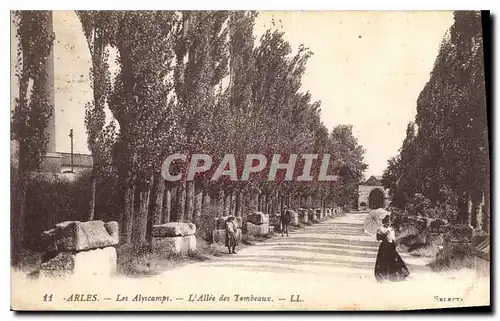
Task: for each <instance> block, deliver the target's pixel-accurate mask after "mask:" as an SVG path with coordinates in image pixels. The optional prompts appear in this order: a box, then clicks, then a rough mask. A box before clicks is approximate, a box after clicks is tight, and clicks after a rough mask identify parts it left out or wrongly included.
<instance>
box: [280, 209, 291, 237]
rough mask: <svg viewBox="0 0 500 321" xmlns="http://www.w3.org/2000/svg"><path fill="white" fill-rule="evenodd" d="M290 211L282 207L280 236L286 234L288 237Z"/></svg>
mask: <svg viewBox="0 0 500 321" xmlns="http://www.w3.org/2000/svg"><path fill="white" fill-rule="evenodd" d="M290 215H291V214H290V211H289V210H288V206H286V205H285V206H283V212H282V213H281V236H283V234H284V233H286V236H288V225H289V224H290V221H291V219H290Z"/></svg>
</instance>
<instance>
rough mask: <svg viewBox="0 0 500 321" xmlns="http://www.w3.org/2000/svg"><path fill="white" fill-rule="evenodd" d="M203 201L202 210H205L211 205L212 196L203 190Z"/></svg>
mask: <svg viewBox="0 0 500 321" xmlns="http://www.w3.org/2000/svg"><path fill="white" fill-rule="evenodd" d="M202 195H203V196H202V199H201V208H202V209H204V208H205V207H207V206H208V205H210V202H211V200H210V195H208V193H207V191H205V190H203V191H202Z"/></svg>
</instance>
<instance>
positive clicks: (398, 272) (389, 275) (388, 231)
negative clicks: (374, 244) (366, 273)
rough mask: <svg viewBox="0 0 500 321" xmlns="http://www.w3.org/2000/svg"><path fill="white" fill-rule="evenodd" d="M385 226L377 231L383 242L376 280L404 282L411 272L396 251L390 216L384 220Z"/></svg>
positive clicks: (379, 238)
mask: <svg viewBox="0 0 500 321" xmlns="http://www.w3.org/2000/svg"><path fill="white" fill-rule="evenodd" d="M382 224H383V226H382V227H380V228H379V229H378V230H377V240H378V241H382V243H381V244H380V246H379V248H378V253H377V260H376V262H375V278H376V279H377V281H379V282H380V281H385V280H388V281H404V280H405V279H406V278H407V277H408V276H409V275H410V272H409V271H408V268H407V267H406V264H405V262H404V261H403V259H402V258H401V256H400V255H399V253H398V252H397V251H396V242H395V241H396V237H395V233H394V229H393V228H392V227H391V219H390V216H389V215H387V216H386V217H384V219H383V220H382Z"/></svg>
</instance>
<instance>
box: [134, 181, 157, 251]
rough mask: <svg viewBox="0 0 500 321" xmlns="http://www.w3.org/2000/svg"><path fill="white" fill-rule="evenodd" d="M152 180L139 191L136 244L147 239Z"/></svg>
mask: <svg viewBox="0 0 500 321" xmlns="http://www.w3.org/2000/svg"><path fill="white" fill-rule="evenodd" d="M152 183H153V182H150V183H149V184H148V185H147V186H145V187H143V189H142V190H141V191H140V193H139V207H138V211H137V213H138V217H137V220H136V222H137V237H136V239H135V242H134V243H136V244H143V243H145V242H146V241H147V239H146V236H147V229H148V216H149V215H148V213H149V209H150V206H149V199H150V195H151V189H152V185H153V184H152Z"/></svg>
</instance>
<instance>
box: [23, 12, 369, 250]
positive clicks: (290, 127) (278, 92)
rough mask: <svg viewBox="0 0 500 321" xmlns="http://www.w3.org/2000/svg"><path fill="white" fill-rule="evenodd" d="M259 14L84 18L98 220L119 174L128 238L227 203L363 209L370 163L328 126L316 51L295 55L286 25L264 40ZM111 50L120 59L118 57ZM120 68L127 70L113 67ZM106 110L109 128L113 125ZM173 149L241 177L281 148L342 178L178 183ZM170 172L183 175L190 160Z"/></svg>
mask: <svg viewBox="0 0 500 321" xmlns="http://www.w3.org/2000/svg"><path fill="white" fill-rule="evenodd" d="M40 14H41V15H43V14H50V13H40ZM256 15H257V14H256V13H255V12H248V11H237V12H231V11H189V12H173V11H138V12H133V11H126V12H125V11H78V12H77V16H78V17H79V19H80V22H81V24H82V28H83V31H84V34H85V37H86V39H87V43H88V47H89V51H90V55H91V61H92V67H91V73H90V74H91V86H92V89H93V94H94V95H93V99H92V101H90V102H89V103H88V104H87V105H86V115H85V125H86V128H87V133H88V146H89V149H90V151H91V152H92V155H93V159H94V166H93V172H92V180H91V181H92V182H91V186H92V195H94V196H93V197H92V201H91V202H90V206H89V214H88V219H89V220H91V219H94V218H95V217H102V216H103V215H104V213H99V212H96V213H95V211H96V209H99V211H103V212H105V209H102V208H101V207H99V206H96V197H95V195H96V194H97V195H98V194H99V193H100V191H99V189H100V187H102V188H104V186H106V184H107V183H106V182H108V181H109V180H110V179H115V180H117V181H118V194H119V195H118V196H117V200H116V201H117V202H118V204H119V206H118V207H119V208H120V226H121V231H122V239H121V242H122V243H130V242H133V243H143V242H146V241H148V240H150V239H151V237H152V236H151V230H152V226H153V225H154V224H160V223H163V222H168V221H189V222H195V223H199V222H200V220H201V217H202V216H203V209H204V207H206V206H207V205H208V204H212V205H213V204H218V205H219V208H220V213H219V214H220V215H227V214H234V215H242V214H243V215H244V214H245V213H247V212H248V211H250V210H256V209H260V210H264V211H268V212H278V211H279V209H280V207H281V206H282V205H283V204H289V205H291V206H295V207H298V206H305V205H308V206H326V205H334V204H335V205H340V206H350V205H351V204H356V199H357V184H358V183H359V181H360V180H361V179H362V172H363V171H364V170H365V169H366V167H367V165H366V164H364V163H363V153H364V150H363V148H362V147H361V146H360V145H358V143H357V140H356V139H355V138H354V137H353V133H352V127H351V126H349V125H339V126H337V127H335V128H333V130H332V132H330V133H329V132H328V130H327V128H326V127H325V126H324V125H323V123H322V122H321V119H320V105H321V103H320V102H318V101H312V98H311V95H310V93H309V92H302V91H301V86H302V83H301V79H302V76H303V75H304V72H305V70H306V63H307V61H308V59H309V58H310V57H311V55H312V54H313V53H312V52H311V51H310V50H309V49H308V48H306V47H304V46H300V47H299V48H298V49H297V50H296V52H295V53H293V52H292V48H291V46H290V44H289V43H288V42H287V41H286V40H285V34H284V33H283V32H280V31H278V30H271V29H270V30H267V31H266V32H265V34H264V35H263V36H262V37H261V39H260V41H256V40H255V37H254V35H253V31H254V23H255V18H256ZM19 18H20V20H21V21H22V20H23V18H24V17H23V16H21V17H19ZM18 36H19V37H20V39H21V42H23V38H22V35H21V34H19V33H18ZM50 40H51V41H52V39H50ZM47 43H50V42H49V41H48V40H47ZM112 51H114V52H116V53H117V55H116V57H117V58H116V61H114V62H111V61H110V53H111V52H112ZM23 53H24V52H23ZM111 63H113V64H116V65H117V66H118V70H119V71H118V72H117V73H112V72H111V70H112V69H111V68H110V64H111ZM107 108H108V109H109V110H110V111H111V114H112V116H113V121H111V122H107V121H106V109H107ZM20 135H23V133H20ZM44 146H45V145H44V144H43V142H38V143H37V145H36V147H34V148H38V149H39V150H41V152H42V155H43V148H44ZM173 153H184V154H187V155H192V154H194V153H203V154H208V155H211V157H212V159H213V162H214V164H217V163H218V162H220V161H221V160H222V159H223V157H224V155H225V154H226V153H231V154H235V155H236V158H237V164H236V166H237V168H238V176H240V175H241V172H242V168H243V161H244V155H246V154H252V153H254V154H264V155H267V156H269V157H268V163H270V162H271V156H272V154H277V153H279V154H281V155H283V157H282V159H281V162H286V161H287V160H288V155H290V154H303V153H314V154H318V160H317V161H314V162H313V166H312V167H313V171H312V172H313V173H314V172H315V169H317V168H319V165H320V162H321V159H322V155H323V154H325V153H327V154H330V155H331V158H330V163H331V164H330V168H332V169H333V170H332V172H330V173H329V174H337V175H339V176H340V180H338V181H336V182H318V181H313V182H298V181H291V182H287V181H284V180H283V174H284V171H278V175H277V178H278V179H277V180H276V181H268V180H267V173H268V170H269V166H268V167H267V168H266V170H264V171H262V172H261V173H259V174H252V175H251V176H250V179H249V180H248V181H231V180H229V179H220V180H217V181H211V180H210V177H211V174H212V173H213V172H211V171H208V172H206V173H203V174H201V175H197V176H196V179H195V180H194V181H185V180H184V181H181V182H176V183H168V182H166V181H165V180H164V179H163V178H162V176H161V166H162V163H163V160H164V159H165V157H166V156H168V155H170V154H173ZM304 162H305V161H304V160H300V159H299V160H297V166H296V168H297V169H299V171H300V172H297V173H294V176H297V175H300V174H302V173H301V170H302V168H303V165H304ZM171 170H172V171H179V172H183V171H185V170H186V166H185V163H175V164H174V165H173V166H172V168H171ZM316 172H317V171H316ZM306 203H307V204H306ZM134 235H135V236H134Z"/></svg>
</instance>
